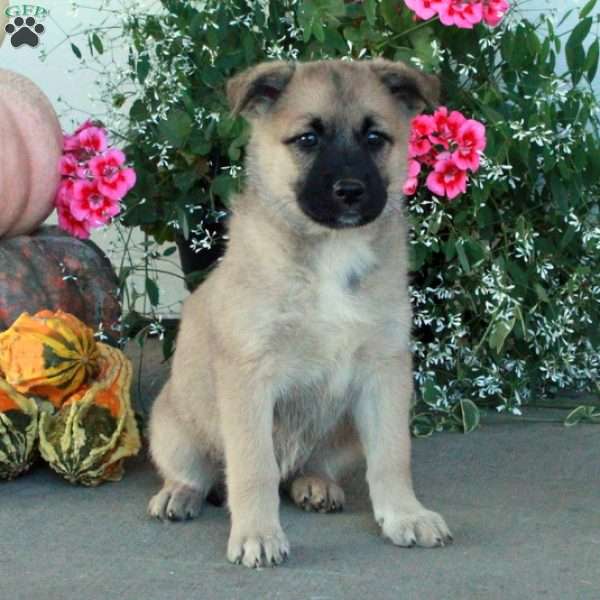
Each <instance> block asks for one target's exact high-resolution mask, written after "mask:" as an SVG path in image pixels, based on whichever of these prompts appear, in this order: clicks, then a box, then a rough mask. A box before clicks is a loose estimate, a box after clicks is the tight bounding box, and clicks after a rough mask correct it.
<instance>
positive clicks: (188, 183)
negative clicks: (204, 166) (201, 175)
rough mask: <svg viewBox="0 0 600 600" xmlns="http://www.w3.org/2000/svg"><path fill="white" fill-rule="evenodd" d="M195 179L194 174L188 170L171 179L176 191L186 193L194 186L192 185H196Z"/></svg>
mask: <svg viewBox="0 0 600 600" xmlns="http://www.w3.org/2000/svg"><path fill="white" fill-rule="evenodd" d="M197 179H198V177H197V175H196V173H195V172H194V171H193V170H190V171H184V172H183V173H177V174H176V175H175V176H174V177H173V183H174V184H175V187H176V188H177V189H178V190H180V191H182V192H187V191H189V190H190V188H191V187H192V186H193V185H194V183H196V180H197Z"/></svg>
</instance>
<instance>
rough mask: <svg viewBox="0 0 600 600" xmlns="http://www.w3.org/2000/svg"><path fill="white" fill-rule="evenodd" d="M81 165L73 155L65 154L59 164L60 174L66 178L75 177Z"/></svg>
mask: <svg viewBox="0 0 600 600" xmlns="http://www.w3.org/2000/svg"><path fill="white" fill-rule="evenodd" d="M78 167H79V163H78V162H77V159H76V158H75V157H74V156H73V155H72V154H65V155H64V156H62V157H61V159H60V163H59V169H60V174H61V175H63V176H65V177H75V176H76V175H77V169H78Z"/></svg>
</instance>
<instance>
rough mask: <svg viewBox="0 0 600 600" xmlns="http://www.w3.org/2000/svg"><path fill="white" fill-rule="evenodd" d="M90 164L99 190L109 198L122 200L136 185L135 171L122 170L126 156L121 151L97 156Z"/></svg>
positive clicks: (110, 151) (112, 151)
mask: <svg viewBox="0 0 600 600" xmlns="http://www.w3.org/2000/svg"><path fill="white" fill-rule="evenodd" d="M89 164H90V171H91V173H92V175H93V176H94V177H95V178H96V181H97V182H98V189H99V190H100V191H101V192H102V193H103V194H104V195H105V196H107V197H108V198H112V199H113V200H120V199H121V198H122V197H123V196H124V195H125V194H126V193H127V192H128V191H129V190H130V189H131V188H132V187H133V186H134V185H135V171H134V170H133V169H123V168H122V167H123V165H124V164H125V154H123V152H121V151H120V150H109V151H108V152H106V153H105V154H102V155H100V156H95V157H94V158H92V159H91V160H90V163H89Z"/></svg>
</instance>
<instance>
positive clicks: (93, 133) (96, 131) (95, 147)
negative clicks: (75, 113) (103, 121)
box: [76, 125, 107, 154]
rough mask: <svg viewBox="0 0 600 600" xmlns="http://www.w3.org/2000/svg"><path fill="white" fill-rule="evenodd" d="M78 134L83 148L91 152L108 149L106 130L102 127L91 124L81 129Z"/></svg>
mask: <svg viewBox="0 0 600 600" xmlns="http://www.w3.org/2000/svg"><path fill="white" fill-rule="evenodd" d="M76 135H77V138H78V140H79V144H80V146H81V149H82V150H85V151H86V152H89V153H90V154H96V153H98V152H104V151H105V150H106V146H107V141H106V131H105V130H104V129H101V128H100V127H95V126H94V125H91V126H89V127H86V128H85V129H83V130H82V131H80V132H79V133H78V134H76Z"/></svg>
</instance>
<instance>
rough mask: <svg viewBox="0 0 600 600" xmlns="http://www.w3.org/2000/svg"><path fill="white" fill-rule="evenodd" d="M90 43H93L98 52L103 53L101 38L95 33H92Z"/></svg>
mask: <svg viewBox="0 0 600 600" xmlns="http://www.w3.org/2000/svg"><path fill="white" fill-rule="evenodd" d="M92 44H93V45H94V48H95V49H96V52H97V53H98V54H104V46H103V45H102V40H101V39H100V36H99V35H98V34H97V33H94V34H93V35H92Z"/></svg>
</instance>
